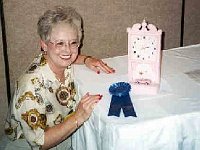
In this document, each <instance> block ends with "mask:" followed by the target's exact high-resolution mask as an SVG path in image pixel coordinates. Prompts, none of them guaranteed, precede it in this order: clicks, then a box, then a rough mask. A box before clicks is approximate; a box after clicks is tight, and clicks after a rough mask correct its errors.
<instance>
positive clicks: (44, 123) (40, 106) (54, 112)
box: [5, 54, 78, 148]
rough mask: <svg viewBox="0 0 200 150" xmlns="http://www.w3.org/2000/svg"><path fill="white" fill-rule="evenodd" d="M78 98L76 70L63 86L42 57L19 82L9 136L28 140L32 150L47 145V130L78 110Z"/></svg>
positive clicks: (68, 72)
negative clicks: (74, 79) (74, 78)
mask: <svg viewBox="0 0 200 150" xmlns="http://www.w3.org/2000/svg"><path fill="white" fill-rule="evenodd" d="M77 100H78V96H77V93H76V90H75V84H74V81H73V71H72V67H71V66H69V67H67V68H66V70H65V83H63V84H62V83H60V82H59V81H58V80H57V79H56V76H55V74H54V73H53V72H52V71H51V69H50V68H49V66H48V64H47V63H46V60H45V58H44V56H43V55H42V54H40V55H39V56H38V57H36V58H35V59H34V61H33V62H32V63H31V65H30V67H29V68H28V69H27V70H26V72H25V73H24V74H23V75H22V76H21V77H20V78H19V80H18V81H17V82H16V87H15V93H14V97H13V101H12V103H11V105H10V109H11V110H10V114H9V115H8V118H7V120H6V127H5V133H6V134H7V135H8V137H10V138H11V139H12V140H16V139H19V138H25V139H26V140H27V142H28V143H29V144H30V145H31V147H35V148H36V147H39V146H40V145H43V144H44V131H45V129H47V128H48V127H52V126H54V125H57V124H59V123H61V122H63V120H64V118H65V117H66V116H68V115H69V114H70V113H72V112H73V111H74V110H75V106H76V104H77Z"/></svg>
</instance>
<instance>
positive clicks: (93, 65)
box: [84, 56, 115, 74]
mask: <svg viewBox="0 0 200 150" xmlns="http://www.w3.org/2000/svg"><path fill="white" fill-rule="evenodd" d="M84 63H85V65H86V66H87V67H88V68H90V69H91V70H93V71H95V72H96V73H97V74H100V71H103V72H105V73H114V72H115V70H114V69H113V68H111V67H109V66H108V65H107V64H106V63H104V62H103V61H102V60H101V59H97V58H94V57H87V56H86V59H85V60H84Z"/></svg>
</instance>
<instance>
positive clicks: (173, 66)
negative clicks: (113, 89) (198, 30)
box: [72, 44, 200, 150]
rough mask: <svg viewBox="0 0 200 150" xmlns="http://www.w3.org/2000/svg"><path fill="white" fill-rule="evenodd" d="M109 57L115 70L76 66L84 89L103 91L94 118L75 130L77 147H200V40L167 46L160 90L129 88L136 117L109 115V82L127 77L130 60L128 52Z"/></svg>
mask: <svg viewBox="0 0 200 150" xmlns="http://www.w3.org/2000/svg"><path fill="white" fill-rule="evenodd" d="M105 61H106V62H107V64H109V65H110V66H112V67H114V68H115V69H116V73H115V74H104V73H101V74H100V75H99V74H96V73H95V72H92V71H90V70H89V69H87V68H86V67H85V66H80V65H79V66H78V65H77V66H75V77H76V79H77V82H78V84H79V91H80V94H81V95H83V94H85V93H86V92H90V93H91V94H97V93H98V94H102V95H103V98H102V100H101V101H100V102H99V103H98V105H97V107H95V110H94V112H93V114H92V115H91V117H90V119H89V120H88V121H86V122H85V123H84V125H83V126H82V127H81V128H80V129H79V130H78V131H77V132H76V133H75V134H74V135H73V140H72V141H73V143H72V144H73V148H74V149H75V150H161V149H162V150H199V149H200V44H197V45H191V46H187V47H182V48H181V47H180V48H174V49H169V50H164V51H163V53H162V69H161V87H160V92H159V94H157V95H154V96H153V95H152V96H139V95H134V94H133V93H132V92H131V93H130V97H131V100H132V103H133V105H134V108H135V110H136V113H137V117H124V116H123V113H121V114H120V117H115V116H108V110H109V106H110V101H111V95H110V94H109V92H108V89H109V86H110V85H111V84H113V83H115V82H119V81H124V82H128V75H127V72H128V69H127V66H128V60H127V55H125V56H117V57H114V58H107V59H105ZM76 75H77V76H76Z"/></svg>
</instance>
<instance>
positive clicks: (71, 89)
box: [56, 68, 76, 109]
mask: <svg viewBox="0 0 200 150" xmlns="http://www.w3.org/2000/svg"><path fill="white" fill-rule="evenodd" d="M68 69H70V70H71V68H68ZM70 73H71V72H67V76H65V78H64V82H61V81H60V80H59V79H58V80H59V82H60V86H59V88H58V89H57V90H56V98H57V101H58V102H59V103H60V104H61V105H62V106H67V108H71V109H72V108H73V107H74V106H75V104H76V101H75V99H74V97H75V95H76V90H75V86H74V82H73V81H72V78H71V75H70ZM67 79H68V85H65V82H66V80H67ZM63 83H64V84H63Z"/></svg>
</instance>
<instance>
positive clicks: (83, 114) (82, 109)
mask: <svg viewBox="0 0 200 150" xmlns="http://www.w3.org/2000/svg"><path fill="white" fill-rule="evenodd" d="M101 98H102V95H100V94H96V95H89V93H86V94H85V95H84V96H83V97H82V99H81V101H80V102H79V104H78V106H77V109H76V117H77V118H78V119H79V120H80V121H81V122H82V123H83V122H84V121H86V120H87V119H88V118H89V116H90V115H91V113H92V111H93V109H94V108H95V106H96V105H97V103H98V102H99V100H101Z"/></svg>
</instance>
